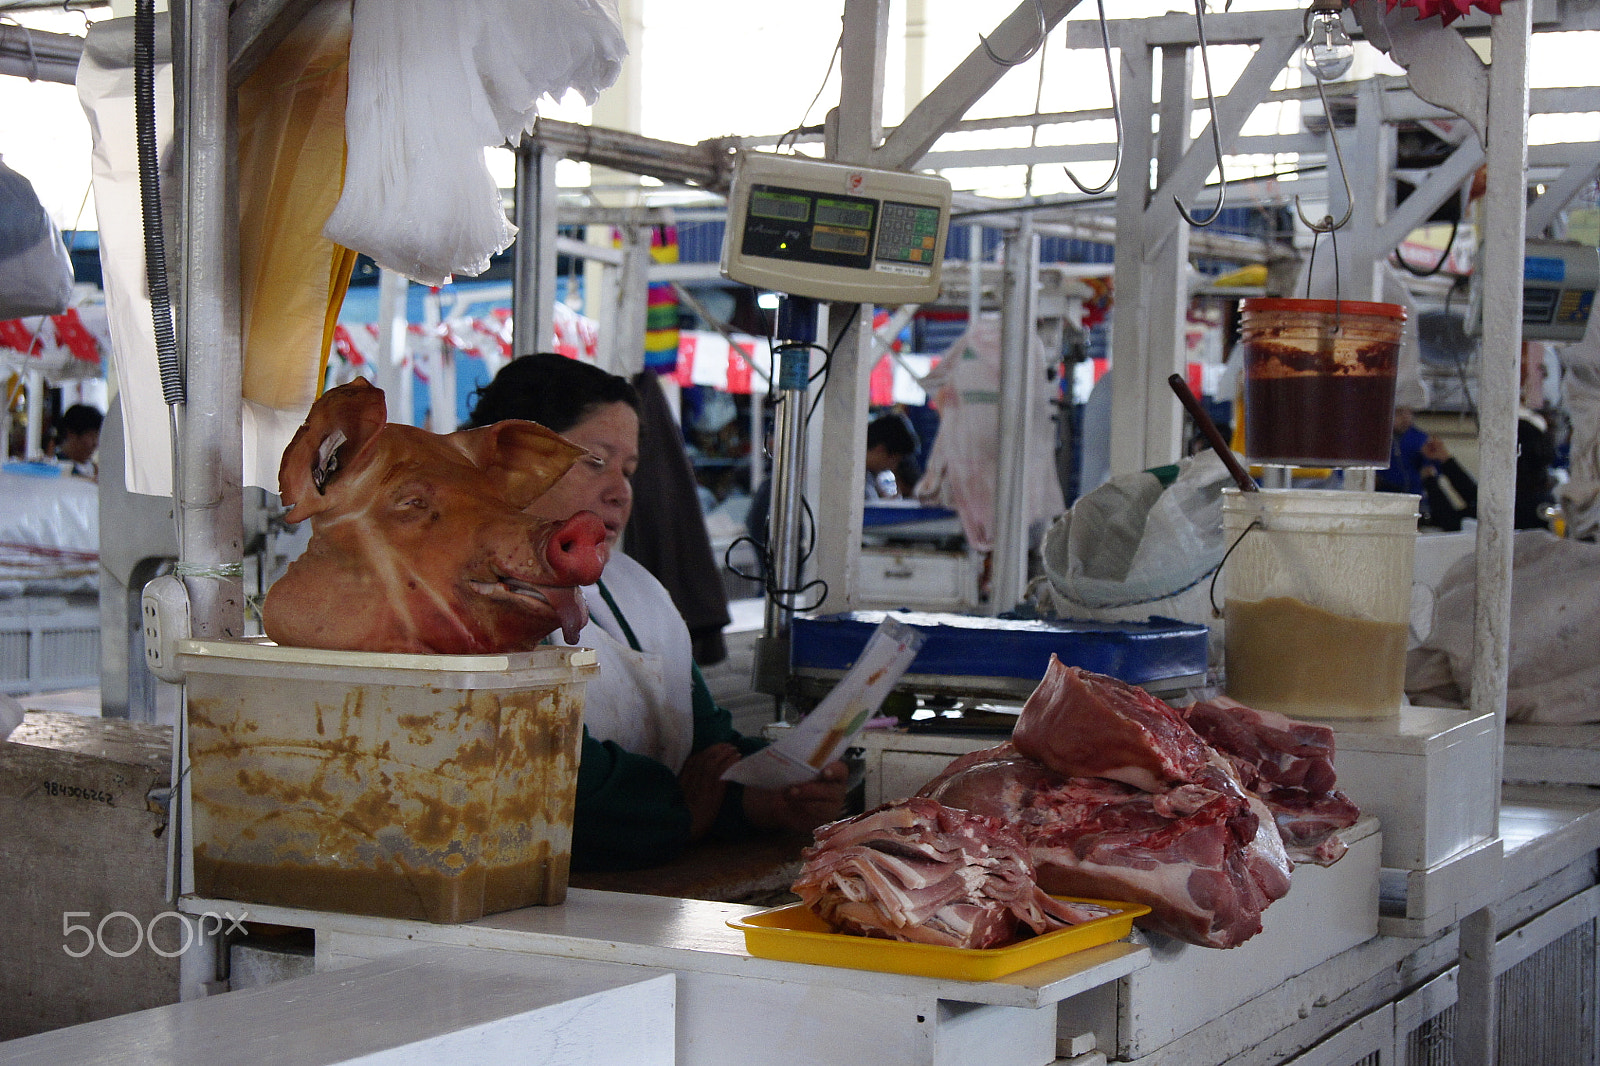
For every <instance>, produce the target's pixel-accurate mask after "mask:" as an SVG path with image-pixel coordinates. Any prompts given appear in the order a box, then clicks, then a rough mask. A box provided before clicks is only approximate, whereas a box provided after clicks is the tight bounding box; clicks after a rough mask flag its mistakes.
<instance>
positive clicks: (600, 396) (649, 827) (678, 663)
mask: <svg viewBox="0 0 1600 1066" xmlns="http://www.w3.org/2000/svg"><path fill="white" fill-rule="evenodd" d="M638 411H639V397H638V394H637V392H636V391H635V390H634V388H633V386H632V385H631V384H629V382H628V381H627V380H626V379H625V378H621V377H617V376H616V375H614V374H609V373H606V372H605V371H603V370H601V369H599V368H598V367H595V366H592V365H590V364H587V363H582V362H579V361H578V360H576V359H568V358H566V357H565V356H560V355H551V354H540V355H529V356H522V357H520V358H518V359H514V360H512V361H511V362H510V363H508V364H507V365H506V366H505V367H504V368H502V369H501V371H500V372H499V373H498V374H496V375H495V377H494V380H493V381H491V382H489V384H487V385H485V386H484V387H483V388H481V389H479V390H478V393H477V397H476V402H475V404H474V407H473V410H472V415H471V418H470V420H469V425H472V426H486V425H491V424H493V423H495V422H499V421H502V420H504V419H508V418H523V419H528V420H529V421H533V422H538V423H540V424H541V425H544V426H546V427H548V428H550V429H553V430H555V431H556V432H557V433H560V434H562V435H564V436H565V437H567V438H568V439H569V440H571V441H573V442H574V443H576V444H578V445H580V446H581V447H584V448H586V449H588V451H589V455H587V456H586V457H585V458H584V459H581V460H579V461H578V463H576V464H575V465H574V466H573V467H572V469H571V470H569V471H568V472H567V474H566V475H565V476H564V477H563V478H562V479H561V480H560V481H559V482H557V483H556V485H555V486H554V487H553V488H551V489H550V490H549V491H548V492H546V493H545V494H544V495H543V496H541V497H540V498H539V499H538V500H537V501H535V502H534V504H533V505H532V506H531V507H530V508H529V512H530V513H532V514H537V515H539V516H541V517H548V518H566V517H569V516H570V515H572V514H574V513H576V512H577V511H581V510H589V511H593V512H594V513H596V514H598V515H599V516H600V518H601V520H602V521H603V522H604V523H605V527H606V543H607V546H608V547H609V548H610V549H611V555H610V561H609V562H608V563H607V564H606V568H605V572H604V574H603V575H602V576H601V578H600V581H599V582H597V583H596V584H594V585H591V586H588V587H586V588H585V589H584V590H583V593H584V599H585V601H586V603H587V606H588V608H589V624H588V625H587V626H586V627H585V628H584V630H583V632H582V633H581V634H580V635H579V637H578V640H577V641H575V642H574V643H575V644H577V645H579V646H583V647H590V648H594V649H595V650H596V652H597V653H598V655H599V660H600V673H599V676H598V677H597V678H595V679H593V680H591V681H590V682H589V683H588V686H587V691H586V694H585V698H584V738H583V758H582V762H581V763H580V765H579V768H578V789H577V808H576V812H575V815H574V819H573V829H572V865H573V868H574V869H578V870H618V869H636V868H642V867H647V866H654V865H659V864H660V863H663V862H666V861H668V860H669V859H671V858H672V857H673V856H675V855H676V854H678V853H679V852H680V851H682V850H683V848H685V847H687V846H688V845H689V844H690V843H692V842H694V841H696V840H700V839H702V838H706V837H719V838H728V837H737V836H739V835H742V834H748V833H751V832H755V831H759V830H763V829H765V830H788V831H792V832H800V833H806V832H810V831H811V830H812V829H814V828H816V827H817V826H818V825H820V824H822V823H823V822H826V821H830V820H832V819H834V818H837V817H838V816H839V815H840V814H841V813H842V812H843V808H844V796H845V788H846V786H845V778H846V777H847V771H846V769H845V766H844V764H843V763H837V762H836V763H833V764H830V765H829V766H827V767H825V768H824V769H823V772H822V775H821V777H820V778H819V779H817V780H815V781H811V782H807V783H805V784H800V785H795V786H792V787H790V788H787V789H782V790H766V789H756V788H744V787H742V786H740V785H736V784H730V783H727V782H724V781H723V780H722V773H723V771H724V770H726V769H727V768H728V767H729V766H731V765H733V763H735V762H737V761H738V760H739V759H740V758H742V757H743V756H744V755H745V754H748V753H749V752H751V751H754V750H756V749H757V748H759V747H761V746H762V744H763V743H764V742H763V741H762V740H761V739H759V738H754V737H743V736H740V735H739V734H738V733H737V732H736V731H735V730H734V728H733V722H732V719H731V717H730V716H729V714H728V712H727V711H726V710H725V709H724V708H722V707H720V706H718V705H717V703H716V701H715V700H713V699H712V697H711V693H710V691H709V690H708V689H707V688H706V684H705V680H704V678H702V677H701V676H700V671H699V669H698V667H696V666H695V664H694V659H693V655H692V651H691V645H690V639H689V631H688V628H687V626H685V624H684V622H683V619H682V618H681V617H680V616H679V615H678V612H677V610H676V608H674V607H673V604H672V600H671V597H670V596H668V594H667V591H666V589H664V588H663V587H662V586H661V583H660V582H659V581H657V580H656V579H655V578H654V577H653V576H651V574H650V573H649V572H648V571H647V570H645V568H644V567H643V566H641V565H640V564H639V563H637V562H635V561H634V560H633V559H632V558H630V557H629V556H627V555H625V554H623V553H622V552H621V551H620V550H618V549H617V546H616V545H617V539H618V537H619V536H620V534H621V532H622V530H623V528H624V527H625V526H626V525H627V522H628V515H629V513H630V512H631V511H632V508H633V486H632V484H631V480H630V479H631V478H632V475H633V472H634V468H635V467H636V466H637V465H638V461H639V414H638ZM551 639H552V640H554V641H559V640H560V639H561V638H560V635H559V634H556V635H555V636H553V637H552V638H551Z"/></svg>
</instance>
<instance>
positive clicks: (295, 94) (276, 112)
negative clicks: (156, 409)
mask: <svg viewBox="0 0 1600 1066" xmlns="http://www.w3.org/2000/svg"><path fill="white" fill-rule="evenodd" d="M349 50H350V9H349V7H348V6H347V5H345V4H339V3H334V4H319V5H317V6H316V7H314V8H312V9H311V10H310V11H308V12H307V13H306V15H305V16H304V17H303V18H301V19H300V20H299V22H297V23H296V25H295V27H294V30H293V31H292V32H291V33H290V34H289V36H288V37H287V38H286V39H285V40H284V41H283V42H282V43H281V44H279V45H278V47H277V48H275V49H273V51H272V54H271V55H269V56H267V58H266V59H265V60H263V61H262V63H261V65H260V66H258V67H257V68H256V69H255V70H254V71H252V72H251V74H250V76H249V77H248V78H246V79H245V81H244V83H243V84H242V85H240V87H239V93H238V101H239V282H240V292H241V298H242V311H243V331H244V370H243V395H244V399H245V400H246V401H248V402H250V403H255V404H260V405H262V406H265V407H269V408H274V409H280V410H282V409H292V411H293V424H294V426H298V425H299V423H300V420H301V418H302V416H303V415H304V414H305V412H306V410H307V409H308V408H309V407H310V406H311V403H312V401H313V400H315V399H316V398H317V394H318V386H319V385H320V384H321V381H322V371H323V369H324V367H325V366H326V365H327V353H328V348H329V345H330V344H331V343H332V340H333V326H334V324H335V322H336V321H337V318H338V310H339V307H340V305H341V303H342V302H343V298H344V291H345V287H346V285H347V284H348V283H349V279H350V270H351V268H352V267H353V266H354V265H355V262H354V261H355V253H354V252H349V251H347V250H346V249H343V248H340V247H339V246H337V245H335V244H334V243H333V242H332V241H330V240H328V238H326V237H324V236H323V235H322V223H323V220H325V219H326V218H327V217H328V215H329V214H330V213H331V212H332V211H333V205H334V204H335V203H336V202H337V201H338V199H339V190H340V186H341V184H342V182H341V179H342V177H343V173H344V112H345V102H346V98H345V78H346V73H347V70H348V56H349ZM284 443H285V444H287V443H288V442H287V440H285V441H284Z"/></svg>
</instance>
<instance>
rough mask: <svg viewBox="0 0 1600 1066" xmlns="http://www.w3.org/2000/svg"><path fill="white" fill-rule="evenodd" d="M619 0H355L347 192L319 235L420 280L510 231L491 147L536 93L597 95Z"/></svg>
mask: <svg viewBox="0 0 1600 1066" xmlns="http://www.w3.org/2000/svg"><path fill="white" fill-rule="evenodd" d="M626 54H627V46H626V43H625V42H624V39H623V35H622V24H621V21H620V19H619V18H618V16H617V9H616V5H615V3H614V0H472V2H465V3H464V2H462V0H355V8H354V23H353V30H352V35H351V42H350V98H349V104H348V109H347V111H346V123H345V125H346V129H347V134H346V136H347V142H348V149H349V151H348V157H347V160H346V165H345V182H344V191H343V194H342V195H341V196H340V198H339V203H338V206H337V207H335V208H334V211H333V215H332V217H330V218H329V219H328V223H327V225H326V227H324V229H323V232H324V233H325V234H326V235H327V236H328V237H329V238H330V239H331V240H333V241H335V242H337V243H339V244H341V245H344V246H345V247H347V248H354V249H356V250H357V251H359V252H364V253H366V254H367V255H369V256H371V257H372V259H373V260H374V261H376V262H377V263H378V265H379V266H382V267H385V268H387V269H390V270H395V271H398V272H400V273H402V274H405V275H406V276H407V277H409V278H411V279H413V280H415V281H418V282H421V283H422V284H424V285H442V284H444V282H445V281H446V280H448V279H449V278H450V276H452V275H454V274H465V275H472V276H475V275H477V274H481V273H482V272H483V271H484V270H485V269H487V268H488V265H489V257H490V256H492V255H494V254H495V253H496V252H499V251H501V250H503V249H504V248H505V247H506V246H507V245H509V244H510V243H511V240H512V238H513V237H514V236H515V235H516V228H515V227H514V226H512V225H511V223H510V222H509V221H507V219H506V214H505V208H504V206H503V204H502V203H501V199H500V190H499V188H498V186H497V185H496V184H495V181H494V179H493V178H492V177H491V176H490V174H489V170H488V167H487V165H486V164H485V162H484V157H483V151H484V149H485V148H486V147H491V146H494V145H499V144H503V143H505V142H507V141H509V142H512V143H515V142H516V141H517V140H518V139H519V138H520V137H521V135H522V133H523V132H524V131H525V130H528V129H531V128H532V125H533V122H534V119H535V117H536V113H537V112H536V104H537V102H538V100H539V99H540V98H541V97H544V96H549V97H551V98H554V99H559V98H560V97H561V96H563V95H565V94H566V92H567V91H568V90H569V89H573V90H576V91H577V92H579V93H581V94H582V95H583V97H584V99H585V100H587V101H588V102H589V103H593V102H594V101H595V99H596V98H597V97H598V95H599V93H600V90H602V89H604V88H606V87H607V86H609V85H610V84H611V83H612V82H614V81H615V80H616V78H617V75H618V74H619V73H621V71H622V59H623V57H624V56H625V55H626Z"/></svg>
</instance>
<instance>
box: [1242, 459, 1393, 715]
mask: <svg viewBox="0 0 1600 1066" xmlns="http://www.w3.org/2000/svg"><path fill="white" fill-rule="evenodd" d="M1418 502H1419V497H1417V496H1414V495H1409V494H1406V493H1394V492H1341V491H1331V490H1325V489H1267V490H1263V491H1261V492H1249V493H1246V492H1240V491H1239V490H1238V489H1225V490H1223V494H1222V518H1223V530H1224V532H1225V533H1226V536H1227V540H1228V543H1229V544H1230V545H1233V546H1234V547H1233V550H1232V552H1231V554H1229V555H1228V557H1227V560H1226V562H1225V563H1224V564H1223V581H1224V587H1225V589H1226V606H1225V607H1224V610H1223V614H1224V618H1225V620H1226V623H1227V624H1226V643H1225V648H1224V664H1225V673H1226V679H1225V680H1226V687H1227V692H1228V695H1229V696H1232V697H1233V698H1234V699H1236V700H1238V701H1240V702H1241V703H1244V704H1247V705H1249V706H1251V707H1256V708H1260V709H1262V710H1269V711H1277V712H1278V713H1280V714H1286V715H1288V716H1290V717H1292V718H1346V719H1377V718H1390V717H1394V716H1396V715H1398V714H1399V713H1400V706H1401V704H1402V703H1403V702H1404V699H1405V657H1406V644H1407V635H1408V628H1409V623H1410V615H1411V570H1412V563H1413V559H1414V556H1415V552H1416V537H1417V504H1418Z"/></svg>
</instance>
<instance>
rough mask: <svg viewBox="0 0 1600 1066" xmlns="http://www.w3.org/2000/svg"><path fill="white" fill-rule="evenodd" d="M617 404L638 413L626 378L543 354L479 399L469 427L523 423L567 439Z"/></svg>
mask: <svg viewBox="0 0 1600 1066" xmlns="http://www.w3.org/2000/svg"><path fill="white" fill-rule="evenodd" d="M613 403H625V404H627V405H628V406H629V407H631V408H633V409H634V410H635V411H638V410H639V393H638V392H637V391H636V390H635V389H634V387H633V386H632V385H631V384H630V383H629V382H628V379H627V378H622V377H618V376H617V375H615V374H609V373H607V372H606V371H604V370H601V369H600V368H599V367H597V366H594V365H592V364H590V363H582V362H579V361H578V360H576V359H569V358H567V357H566V356H564V355H555V354H552V353H550V352H540V353H539V354H538V355H523V356H518V357H517V358H515V359H513V360H511V362H509V363H507V364H506V365H505V366H503V367H501V368H500V373H498V374H496V375H495V376H494V380H493V381H491V382H489V384H487V385H485V386H483V387H482V388H481V389H479V390H478V391H477V392H476V393H475V394H474V396H473V404H472V414H471V415H470V416H469V417H468V419H467V426H468V428H472V427H476V426H489V425H493V424H494V423H496V422H502V421H504V420H505V419H508V418H523V419H527V420H528V421H530V422H537V423H539V424H540V425H541V426H544V427H545V428H546V429H553V430H555V431H556V432H557V433H564V432H566V431H567V430H569V429H571V428H572V427H573V426H575V425H577V424H578V423H579V422H582V421H583V420H584V419H585V418H587V417H588V416H589V414H590V413H591V412H592V411H594V410H595V408H597V407H604V406H606V405H607V404H613Z"/></svg>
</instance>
